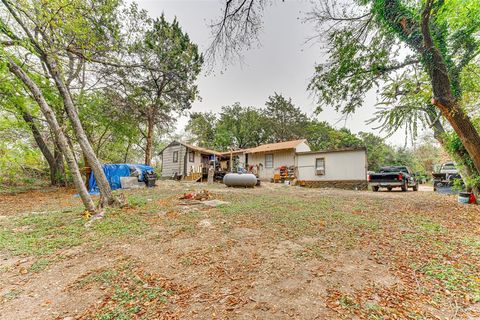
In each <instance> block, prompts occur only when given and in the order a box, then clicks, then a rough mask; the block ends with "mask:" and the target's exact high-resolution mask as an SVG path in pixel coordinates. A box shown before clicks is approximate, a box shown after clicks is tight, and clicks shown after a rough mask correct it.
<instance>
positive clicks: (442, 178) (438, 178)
mask: <svg viewBox="0 0 480 320" xmlns="http://www.w3.org/2000/svg"><path fill="white" fill-rule="evenodd" d="M432 176H433V190H434V191H437V189H440V188H444V187H451V186H452V185H453V182H454V181H455V180H457V179H460V180H461V179H462V177H461V176H460V173H459V172H458V169H457V167H456V166H455V163H453V162H451V161H449V162H445V163H443V164H442V165H441V166H440V169H439V170H438V172H433V173H432ZM462 184H463V183H462Z"/></svg>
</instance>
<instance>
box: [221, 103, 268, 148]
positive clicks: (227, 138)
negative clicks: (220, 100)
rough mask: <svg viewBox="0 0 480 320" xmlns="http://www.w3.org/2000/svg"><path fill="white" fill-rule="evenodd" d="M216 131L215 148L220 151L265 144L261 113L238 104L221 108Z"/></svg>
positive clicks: (265, 135) (264, 126)
mask: <svg viewBox="0 0 480 320" xmlns="http://www.w3.org/2000/svg"><path fill="white" fill-rule="evenodd" d="M216 131H217V135H216V138H215V146H217V147H218V148H219V149H221V150H229V149H230V148H233V149H244V148H251V147H254V146H257V145H259V144H262V143H265V141H267V135H268V134H267V126H266V119H265V117H264V116H263V115H262V113H261V112H260V111H259V110H258V109H255V108H253V107H242V106H241V105H240V103H238V102H237V103H235V104H233V105H232V106H226V107H223V108H222V111H221V112H220V116H219V119H218V123H217V127H216Z"/></svg>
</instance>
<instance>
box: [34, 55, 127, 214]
mask: <svg viewBox="0 0 480 320" xmlns="http://www.w3.org/2000/svg"><path fill="white" fill-rule="evenodd" d="M43 60H44V62H45V64H46V66H47V69H48V71H49V72H50V75H51V76H52V78H53V80H54V82H55V85H56V87H57V89H58V91H59V93H60V96H61V97H62V100H63V104H64V107H65V111H66V112H67V115H68V117H69V119H70V122H71V124H72V127H73V130H74V132H75V135H76V137H77V140H78V143H79V145H80V147H81V148H82V151H83V153H84V155H85V156H86V157H87V159H88V162H89V165H90V167H91V168H92V171H93V174H94V175H95V180H96V182H97V185H98V188H99V190H100V206H101V207H103V206H106V205H118V204H120V201H119V200H118V199H117V198H116V197H115V196H114V195H113V194H112V189H111V188H110V184H109V183H108V180H107V177H106V176H105V173H104V172H103V168H102V165H101V163H100V161H99V160H98V158H97V156H96V155H95V152H94V151H93V148H92V146H91V144H90V142H89V141H88V138H87V135H86V134H85V130H84V129H83V126H82V123H81V122H80V119H79V117H78V112H77V108H76V107H75V104H74V103H73V99H72V97H71V95H70V92H69V90H68V88H67V86H66V85H65V83H64V81H63V80H62V76H61V74H60V72H59V71H58V66H57V64H56V62H55V61H53V60H52V59H50V58H49V57H48V56H43Z"/></svg>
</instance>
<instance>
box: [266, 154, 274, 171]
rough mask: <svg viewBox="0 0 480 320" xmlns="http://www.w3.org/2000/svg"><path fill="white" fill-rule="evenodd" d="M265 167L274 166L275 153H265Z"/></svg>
mask: <svg viewBox="0 0 480 320" xmlns="http://www.w3.org/2000/svg"><path fill="white" fill-rule="evenodd" d="M265 168H273V154H266V155H265Z"/></svg>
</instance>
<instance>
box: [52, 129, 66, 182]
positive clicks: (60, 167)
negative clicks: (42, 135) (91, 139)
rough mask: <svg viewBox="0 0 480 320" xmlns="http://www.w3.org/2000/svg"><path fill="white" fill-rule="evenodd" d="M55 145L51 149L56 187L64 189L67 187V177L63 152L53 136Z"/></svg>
mask: <svg viewBox="0 0 480 320" xmlns="http://www.w3.org/2000/svg"><path fill="white" fill-rule="evenodd" d="M54 140H55V142H54V143H55V144H54V147H53V157H54V158H55V167H56V169H57V170H56V176H57V185H58V186H62V187H65V186H67V177H66V174H65V165H64V163H63V152H62V150H61V148H60V146H59V145H58V142H57V141H56V140H57V139H56V138H55V136H54Z"/></svg>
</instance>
